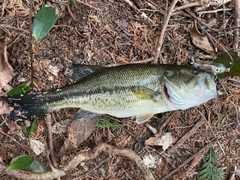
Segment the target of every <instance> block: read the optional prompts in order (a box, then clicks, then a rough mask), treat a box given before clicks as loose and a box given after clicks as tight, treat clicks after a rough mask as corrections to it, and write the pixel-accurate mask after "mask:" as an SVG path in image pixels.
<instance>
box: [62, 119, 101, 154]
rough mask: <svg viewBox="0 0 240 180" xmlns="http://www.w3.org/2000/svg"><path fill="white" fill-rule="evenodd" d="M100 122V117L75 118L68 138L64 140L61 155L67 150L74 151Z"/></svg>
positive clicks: (69, 129)
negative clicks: (81, 119) (80, 119)
mask: <svg viewBox="0 0 240 180" xmlns="http://www.w3.org/2000/svg"><path fill="white" fill-rule="evenodd" d="M97 123H98V118H93V119H89V120H87V121H78V120H74V121H73V122H72V123H71V126H70V127H69V128H68V138H67V139H66V140H65V141H64V144H63V146H62V148H61V150H60V152H59V154H58V155H59V156H60V157H62V156H63V155H65V154H66V153H67V152H72V151H73V150H74V149H76V148H77V147H78V146H79V145H80V144H81V143H82V142H83V141H85V140H86V139H87V138H88V137H89V136H90V135H91V134H92V132H93V131H94V130H95V128H96V125H97Z"/></svg>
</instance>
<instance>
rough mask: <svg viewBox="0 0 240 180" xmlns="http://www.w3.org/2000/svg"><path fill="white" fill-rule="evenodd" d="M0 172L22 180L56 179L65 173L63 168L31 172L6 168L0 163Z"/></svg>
mask: <svg viewBox="0 0 240 180" xmlns="http://www.w3.org/2000/svg"><path fill="white" fill-rule="evenodd" d="M0 173H1V174H7V175H9V176H14V177H16V178H17V179H24V180H42V179H56V178H58V177H62V176H64V175H66V173H65V172H64V171H63V170H59V169H57V170H54V171H49V172H46V173H31V172H28V171H22V170H7V166H6V165H3V164H2V163H0Z"/></svg>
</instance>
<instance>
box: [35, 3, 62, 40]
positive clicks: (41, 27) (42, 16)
mask: <svg viewBox="0 0 240 180" xmlns="http://www.w3.org/2000/svg"><path fill="white" fill-rule="evenodd" d="M57 18H58V15H57V12H56V9H55V8H54V7H51V6H43V7H42V8H41V9H40V10H39V11H38V12H37V14H36V15H35V17H34V21H33V36H34V38H35V40H36V41H37V42H39V41H40V40H42V39H43V38H44V37H45V36H46V35H47V34H48V32H49V31H50V29H51V28H52V27H53V25H54V24H55V23H56V21H57Z"/></svg>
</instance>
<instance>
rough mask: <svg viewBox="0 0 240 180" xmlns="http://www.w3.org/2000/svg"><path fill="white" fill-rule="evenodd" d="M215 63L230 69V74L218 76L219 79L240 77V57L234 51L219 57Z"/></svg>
mask: <svg viewBox="0 0 240 180" xmlns="http://www.w3.org/2000/svg"><path fill="white" fill-rule="evenodd" d="M214 62H217V63H221V64H223V65H224V66H225V67H226V68H230V71H229V72H225V73H223V74H218V75H217V76H218V78H223V77H226V76H240V57H239V56H238V54H237V53H235V52H233V51H228V52H225V53H223V54H221V55H220V56H218V57H217V58H216V59H215V60H214Z"/></svg>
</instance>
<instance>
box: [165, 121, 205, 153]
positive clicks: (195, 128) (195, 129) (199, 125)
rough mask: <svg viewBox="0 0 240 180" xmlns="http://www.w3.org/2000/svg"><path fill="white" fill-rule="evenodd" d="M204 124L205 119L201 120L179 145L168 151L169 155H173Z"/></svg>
mask: <svg viewBox="0 0 240 180" xmlns="http://www.w3.org/2000/svg"><path fill="white" fill-rule="evenodd" d="M204 123H205V121H204V120H203V118H201V119H200V120H199V121H198V122H197V123H196V124H195V126H193V127H192V129H191V130H190V131H189V132H187V133H186V134H185V135H184V136H183V137H182V138H181V139H180V140H179V141H178V142H177V143H175V144H174V146H173V147H171V148H170V149H168V151H167V153H168V154H172V153H173V152H174V151H176V150H177V149H178V148H179V147H180V146H181V145H182V144H183V143H184V142H185V141H186V140H187V139H188V138H189V137H191V136H192V135H194V134H195V133H196V132H197V130H198V128H199V127H201V126H202V125H203V124H204Z"/></svg>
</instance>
